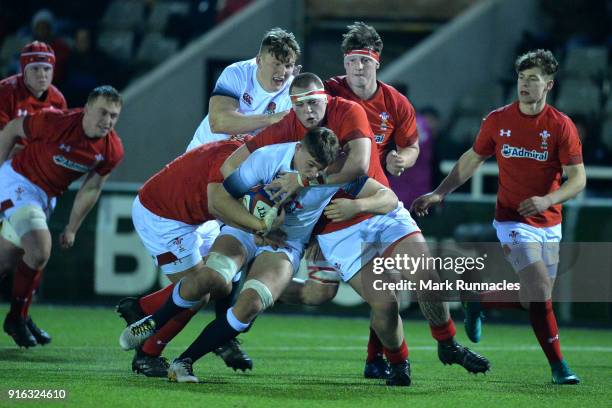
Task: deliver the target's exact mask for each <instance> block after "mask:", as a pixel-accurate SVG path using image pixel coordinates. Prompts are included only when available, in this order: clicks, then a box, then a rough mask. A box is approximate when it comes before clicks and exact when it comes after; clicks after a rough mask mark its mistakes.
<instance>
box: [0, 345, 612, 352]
mask: <svg viewBox="0 0 612 408" xmlns="http://www.w3.org/2000/svg"><path fill="white" fill-rule="evenodd" d="M246 348H247V349H248V350H254V351H287V352H291V351H362V350H365V345H360V346H263V347H261V346H249V345H246ZM47 349H49V350H59V351H65V350H104V351H113V350H115V351H120V350H121V349H120V348H119V346H117V347H110V346H73V347H69V346H48V347H45V350H47ZM408 349H409V350H426V351H434V350H437V349H438V348H437V346H410V345H408ZM562 349H563V350H564V351H573V352H597V353H612V347H603V346H563V348H562ZM5 350H6V351H8V350H12V351H15V350H16V348H15V347H14V346H13V347H6V346H0V352H2V351H5ZM35 350H36V349H33V351H35ZM166 350H178V351H182V350H183V348H181V347H176V346H172V347H166ZM477 351H478V352H481V351H541V349H540V347H539V346H536V345H519V346H516V345H515V346H478V347H477ZM24 353H26V351H24Z"/></svg>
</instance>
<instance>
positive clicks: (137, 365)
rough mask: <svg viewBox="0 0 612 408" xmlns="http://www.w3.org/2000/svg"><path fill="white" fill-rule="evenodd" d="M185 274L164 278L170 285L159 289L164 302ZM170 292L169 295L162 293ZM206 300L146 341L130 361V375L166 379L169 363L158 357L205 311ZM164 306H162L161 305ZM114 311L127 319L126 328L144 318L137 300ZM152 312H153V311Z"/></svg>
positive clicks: (131, 299)
mask: <svg viewBox="0 0 612 408" xmlns="http://www.w3.org/2000/svg"><path fill="white" fill-rule="evenodd" d="M185 275H186V271H182V272H177V273H172V274H168V275H166V277H167V278H168V280H170V282H171V284H170V285H168V286H167V287H165V288H163V289H161V290H160V291H158V292H161V296H163V297H164V298H165V300H167V298H168V296H171V295H172V289H173V288H174V284H176V283H177V282H178V281H180V280H181V279H182V278H183V277H185ZM165 292H169V293H165ZM206 303H207V299H203V300H202V301H201V302H200V303H198V304H197V305H196V306H194V307H192V308H189V309H187V310H185V311H183V312H181V313H180V314H179V315H177V316H175V317H173V318H172V319H170V321H168V322H167V323H166V324H165V325H164V326H163V327H162V328H160V330H159V331H158V332H157V333H155V334H154V335H153V336H152V337H150V338H148V339H147V340H146V341H145V342H144V343H143V344H142V346H140V347H138V348H137V349H136V352H135V353H134V358H133V359H132V371H134V372H135V373H137V374H143V375H145V376H147V377H163V378H165V377H166V376H167V375H168V366H169V365H170V364H169V363H168V360H167V359H166V358H164V357H162V356H161V354H162V352H163V350H164V348H165V347H166V345H167V344H168V343H169V342H170V341H171V340H172V339H173V338H174V337H175V336H176V335H177V334H178V333H179V332H180V331H181V330H182V329H183V327H185V326H186V325H187V323H189V321H190V320H191V318H192V317H193V316H194V315H195V314H196V313H197V311H198V310H200V309H201V308H202V307H204V306H205V305H206ZM162 304H163V303H162ZM117 311H118V312H119V313H120V314H121V316H126V317H129V318H130V320H131V321H129V320H128V319H126V321H127V322H128V325H129V324H131V323H133V322H135V321H137V320H140V319H142V318H143V317H145V316H147V314H145V313H144V312H143V310H142V309H141V306H140V304H139V299H137V298H124V299H122V300H121V301H120V302H119V305H117ZM152 312H153V311H152Z"/></svg>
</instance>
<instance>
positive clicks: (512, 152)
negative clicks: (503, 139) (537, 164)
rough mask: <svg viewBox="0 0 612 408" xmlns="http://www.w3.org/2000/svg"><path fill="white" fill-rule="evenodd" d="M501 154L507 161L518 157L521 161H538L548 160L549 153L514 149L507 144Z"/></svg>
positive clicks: (522, 148)
mask: <svg viewBox="0 0 612 408" xmlns="http://www.w3.org/2000/svg"><path fill="white" fill-rule="evenodd" d="M501 154H502V156H503V157H505V158H506V159H509V158H511V157H518V158H521V159H534V160H537V161H542V162H544V161H546V160H548V152H547V151H546V152H538V151H537V150H535V149H534V150H527V149H525V148H524V147H514V146H510V145H509V144H505V145H503V147H502V150H501Z"/></svg>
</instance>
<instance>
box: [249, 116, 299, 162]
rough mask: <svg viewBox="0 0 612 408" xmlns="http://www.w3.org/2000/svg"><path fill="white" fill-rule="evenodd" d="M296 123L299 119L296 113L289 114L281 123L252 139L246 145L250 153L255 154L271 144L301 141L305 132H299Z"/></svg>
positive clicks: (271, 126)
mask: <svg viewBox="0 0 612 408" xmlns="http://www.w3.org/2000/svg"><path fill="white" fill-rule="evenodd" d="M296 121H297V117H296V116H295V112H293V111H291V112H289V114H288V115H286V116H285V117H284V118H283V119H281V120H280V121H279V122H276V123H275V124H273V125H270V126H268V127H267V128H265V129H264V130H262V131H261V132H259V133H258V134H257V135H256V136H254V137H253V138H252V139H250V140H247V141H246V143H245V144H246V147H247V149H249V152H254V151H255V150H257V149H259V148H260V147H263V146H268V145H271V144H276V143H289V142H297V141H299V140H300V139H301V137H302V135H303V133H304V132H298V129H296ZM298 133H299V134H298Z"/></svg>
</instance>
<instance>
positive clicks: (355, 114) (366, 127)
mask: <svg viewBox="0 0 612 408" xmlns="http://www.w3.org/2000/svg"><path fill="white" fill-rule="evenodd" d="M335 120H338V121H339V122H341V123H340V126H339V127H338V129H339V131H338V134H337V135H336V136H338V140H339V141H340V144H341V145H344V144H345V143H348V142H350V141H351V140H355V139H361V138H364V137H366V138H373V137H374V134H373V133H372V128H371V127H370V122H368V116H367V115H366V113H365V111H364V110H363V108H362V107H361V106H360V105H358V104H356V103H353V104H351V106H350V107H349V108H348V110H346V112H345V113H344V114H341V113H340V114H339V116H338V117H337V118H335ZM330 121H331V118H330Z"/></svg>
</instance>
